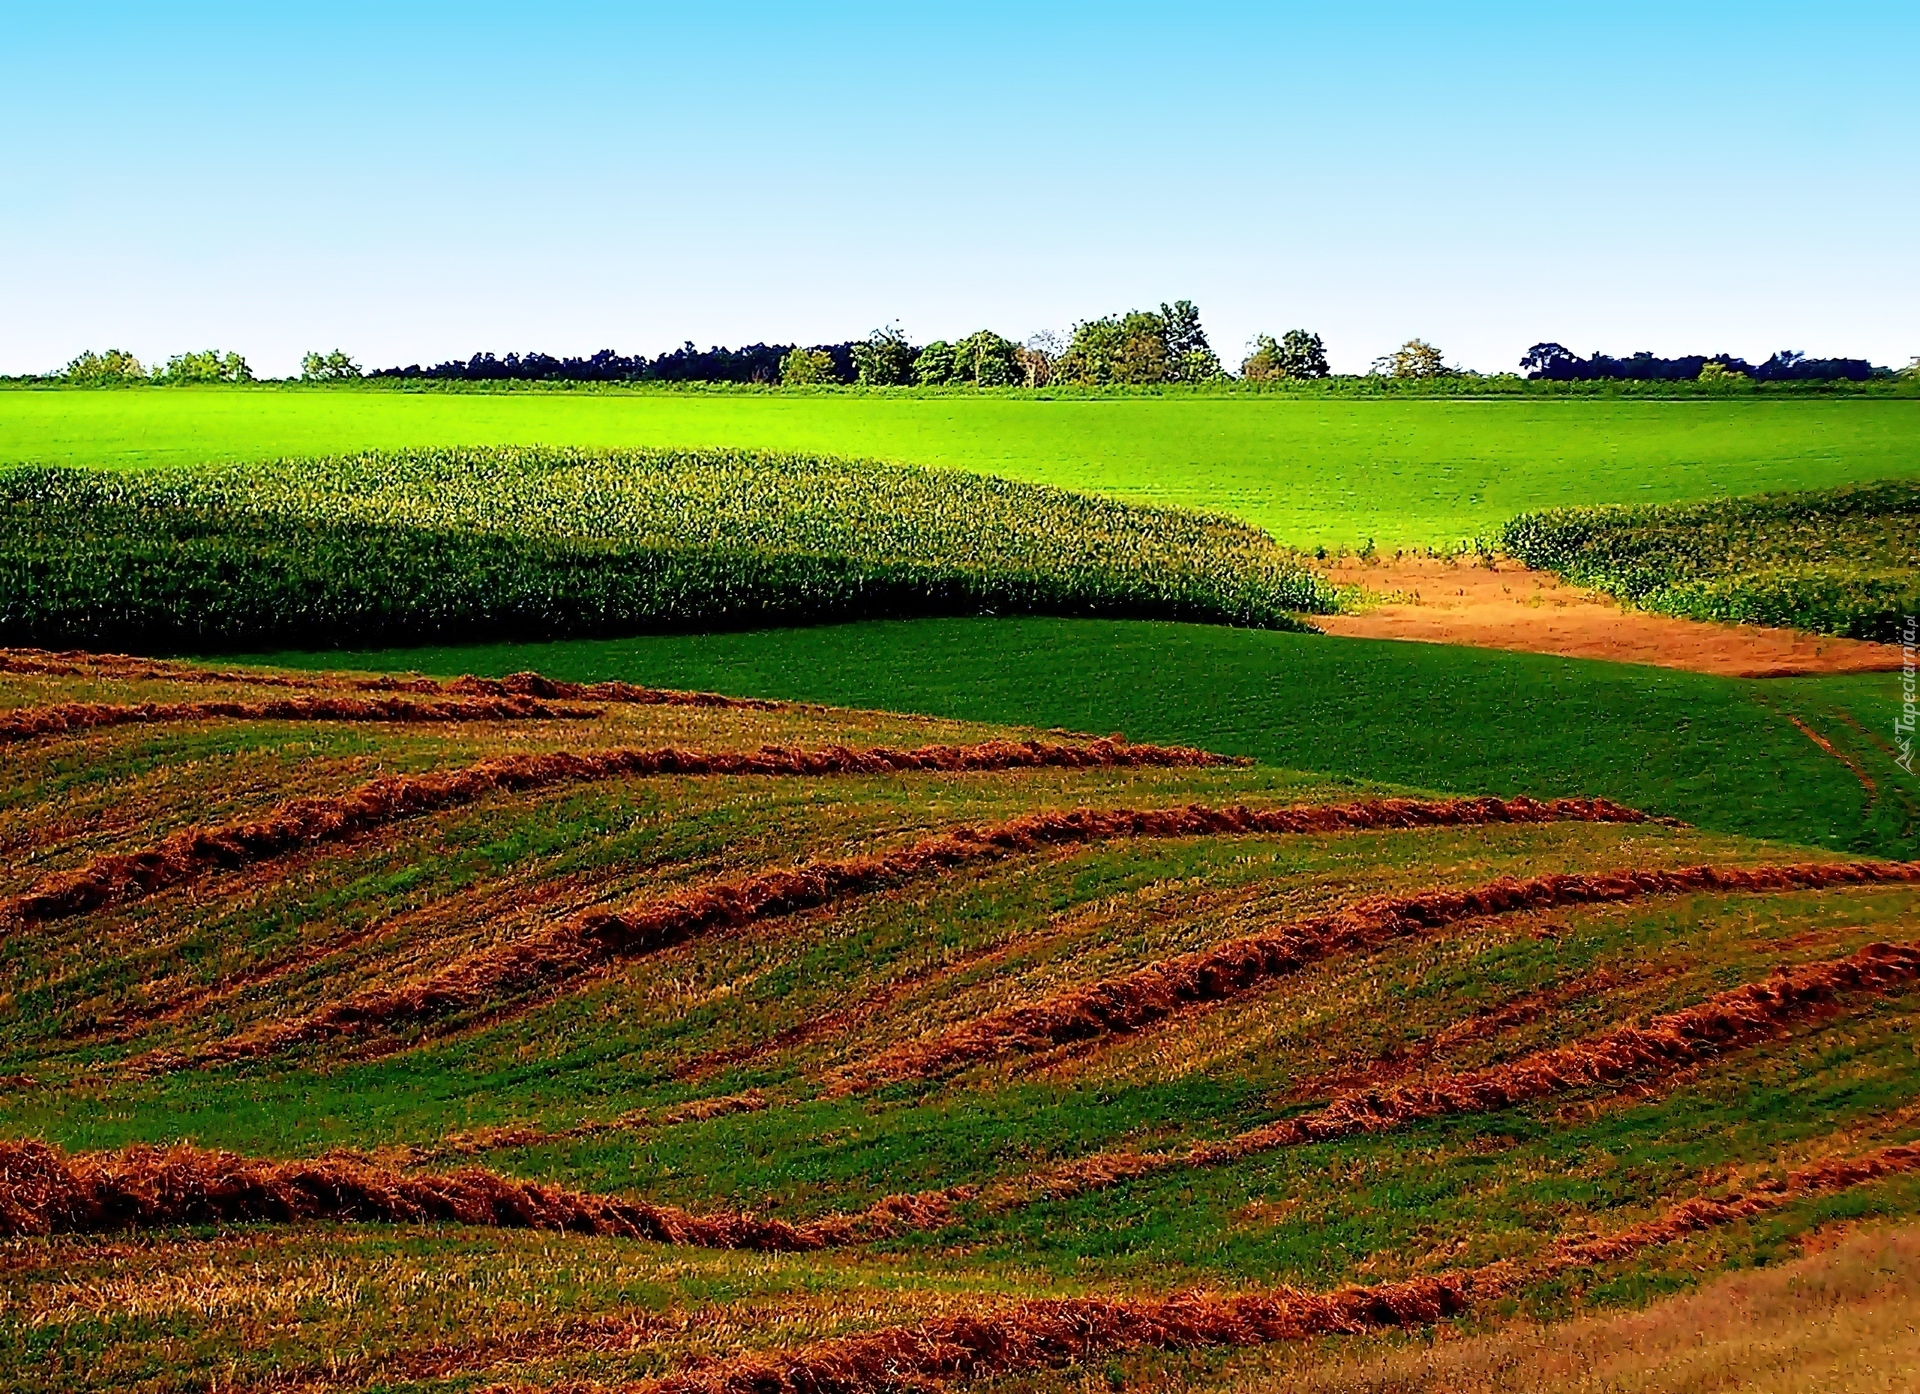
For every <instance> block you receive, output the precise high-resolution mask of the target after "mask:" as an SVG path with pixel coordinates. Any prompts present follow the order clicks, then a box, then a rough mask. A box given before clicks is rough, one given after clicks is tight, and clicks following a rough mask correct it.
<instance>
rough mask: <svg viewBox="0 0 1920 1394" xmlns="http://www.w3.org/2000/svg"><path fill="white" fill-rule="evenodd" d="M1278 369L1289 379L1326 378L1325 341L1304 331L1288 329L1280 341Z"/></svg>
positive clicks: (1327, 371) (1328, 371)
mask: <svg viewBox="0 0 1920 1394" xmlns="http://www.w3.org/2000/svg"><path fill="white" fill-rule="evenodd" d="M1280 368H1281V371H1282V372H1284V373H1285V374H1286V375H1287V376H1288V377H1290V378H1323V377H1326V376H1328V375H1329V373H1330V372H1331V371H1332V370H1331V369H1330V368H1328V367H1327V344H1326V341H1325V340H1324V339H1322V338H1321V337H1320V336H1319V335H1318V334H1314V333H1310V332H1308V331H1307V330H1305V329H1289V330H1288V331H1287V332H1286V334H1285V335H1283V336H1282V337H1281V340H1280Z"/></svg>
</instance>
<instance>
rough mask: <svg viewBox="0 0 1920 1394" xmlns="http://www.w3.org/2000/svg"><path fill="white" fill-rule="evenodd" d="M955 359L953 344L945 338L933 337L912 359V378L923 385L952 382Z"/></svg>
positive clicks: (938, 385) (940, 384) (937, 385)
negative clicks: (917, 355)
mask: <svg viewBox="0 0 1920 1394" xmlns="http://www.w3.org/2000/svg"><path fill="white" fill-rule="evenodd" d="M956 361H957V356H956V355H955V353H954V351H953V345H952V344H950V343H948V342H947V341H946V340H945V339H935V340H934V341H933V342H932V343H930V344H928V345H927V346H926V347H925V348H923V349H921V350H920V354H919V357H917V358H915V359H914V360H913V376H914V380H915V381H917V382H919V383H920V384H921V386H923V387H940V386H943V385H944V384H946V383H949V382H952V381H953V373H954V363H955V362H956Z"/></svg>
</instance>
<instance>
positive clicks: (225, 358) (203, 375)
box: [154, 349, 253, 383]
mask: <svg viewBox="0 0 1920 1394" xmlns="http://www.w3.org/2000/svg"><path fill="white" fill-rule="evenodd" d="M154 381H156V382H164V383H188V382H252V381H253V369H251V368H249V367H248V366H247V360H246V359H244V358H242V357H241V356H240V355H239V354H237V353H226V354H223V353H221V352H220V351H219V350H217V349H207V350H206V351H204V352H202V353H176V354H175V355H174V356H173V357H171V358H169V359H168V360H167V366H166V367H164V368H162V369H161V370H160V371H159V372H158V373H156V374H154Z"/></svg>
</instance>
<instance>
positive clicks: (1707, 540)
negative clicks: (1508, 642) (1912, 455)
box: [1500, 480, 1920, 641]
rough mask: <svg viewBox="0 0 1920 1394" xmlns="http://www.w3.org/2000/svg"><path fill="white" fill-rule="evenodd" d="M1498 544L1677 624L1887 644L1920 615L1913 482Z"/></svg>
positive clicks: (1621, 512) (1634, 515)
mask: <svg viewBox="0 0 1920 1394" xmlns="http://www.w3.org/2000/svg"><path fill="white" fill-rule="evenodd" d="M1500 544H1501V546H1502V547H1503V548H1504V550H1506V551H1507V552H1509V553H1511V554H1512V555H1514V556H1516V557H1518V558H1519V559H1520V560H1522V561H1524V562H1525V563H1526V564H1527V565H1528V566H1531V567H1537V568H1542V569H1545V570H1550V571H1557V572H1559V573H1560V574H1561V575H1563V576H1565V577H1567V578H1568V579H1569V580H1572V581H1575V582H1577V583H1579V584H1581V585H1586V586H1594V587H1596V588H1598V589H1601V590H1604V591H1607V592H1610V593H1611V594H1613V595H1616V596H1618V597H1620V598H1621V599H1622V600H1625V601H1628V602H1630V603H1631V604H1634V605H1638V606H1640V607H1642V608H1644V609H1649V610H1656V611H1659V612H1661V613H1663V614H1669V615H1678V616H1680V617H1682V618H1684V619H1700V620H1724V621H1731V622H1734V623H1740V624H1764V625H1778V626H1784V627H1788V628H1793V629H1806V630H1812V631H1814V632H1815V633H1821V634H1838V635H1845V636H1848V637H1850V638H1856V639H1879V640H1889V641H1898V640H1899V638H1900V635H1901V630H1902V627H1903V624H1904V621H1905V617H1906V616H1909V615H1915V614H1920V481H1915V480H1894V481H1889V482H1886V483H1881V484H1868V485H1860V486H1856V487H1852V488H1845V489H1829V490H1821V491H1815V492H1808V493H1793V494H1760V495H1755V496H1753V497H1750V498H1736V499H1718V500H1714V501H1712V502H1709V503H1697V504H1651V505H1643V506H1639V507H1632V508H1562V509H1552V510H1548V511H1544V512H1539V513H1527V514H1522V515H1521V516H1520V517H1518V518H1515V519H1514V520H1513V521H1512V522H1510V523H1508V524H1507V525H1506V527H1505V529H1504V530H1503V531H1502V533H1501V537H1500Z"/></svg>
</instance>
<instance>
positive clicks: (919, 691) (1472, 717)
mask: <svg viewBox="0 0 1920 1394" xmlns="http://www.w3.org/2000/svg"><path fill="white" fill-rule="evenodd" d="M273 657H274V661H276V662H284V663H292V664H297V665H300V666H303V667H312V666H318V667H327V666H330V665H337V664H347V665H349V666H357V667H367V668H379V669H386V670H393V671H407V670H412V669H419V670H421V671H424V672H429V673H437V674H441V675H453V674H458V673H467V672H477V673H487V674H494V675H499V674H504V673H509V672H513V671H516V670H519V669H524V668H534V669H538V670H539V671H542V672H550V673H555V674H559V675H563V676H565V677H569V678H573V679H577V680H600V679H608V678H617V679H625V680H627V681H634V682H651V683H659V684H664V685H668V686H679V687H700V688H714V689H718V690H721V691H726V692H737V693H745V694H751V695H756V696H767V697H782V698H788V699H793V700H800V701H814V702H829V703H836V704H842V705H849V706H859V707H880V708H887V709H891V710H895V711H909V712H920V713H926V714H930V715H936V716H946V717H951V718H957V719H963V720H973V721H992V722H1006V723H1030V724H1033V725H1038V726H1043V727H1045V726H1065V727H1069V728H1072V729H1075V730H1088V731H1112V730H1123V731H1126V732H1128V733H1129V734H1131V735H1134V736H1136V737H1138V738H1139V739H1143V740H1146V739H1151V740H1158V741H1173V742H1188V743H1193V744H1198V745H1203V746H1206V747H1207V748H1208V749H1211V750H1218V751H1223V752H1226V753H1230V754H1236V755H1246V756H1251V757H1253V758H1255V759H1257V760H1259V761H1261V762H1262V763H1263V764H1269V765H1273V766H1276V767H1279V768H1291V769H1305V770H1314V771H1319V772H1321V773H1322V774H1324V775H1326V776H1330V777H1338V778H1344V779H1354V780H1369V781H1389V782H1397V783H1405V784H1414V785H1419V786H1421V787H1424V788H1429V789H1444V790H1451V791H1457V792H1462V793H1480V792H1493V793H1501V794H1522V793H1524V794H1532V795H1534V796H1536V797H1542V798H1546V797H1553V796H1557V795H1566V794H1603V795H1605V796H1607V797H1609V798H1615V799H1619V800H1621V801H1623V802H1627V803H1631V804H1634V805H1635V806H1636V807H1641V808H1646V809H1649V810H1652V811H1655V812H1659V813H1663V814H1668V815H1671V816H1674V817H1679V818H1684V819H1686V820H1687V821H1689V822H1692V823H1697V824H1700V825H1701V826H1704V827H1712V828H1717V829H1720V830H1722V831H1726V832H1734V833H1743V834H1747V835H1752V836H1759V837H1770V838H1783V839H1787V840H1790V841H1794V842H1799V843H1804V844H1807V845H1811V846H1822V847H1830V848H1835V849H1850V850H1853V851H1856V852H1860V853H1863V854H1874V855H1885V856H1900V857H1912V856H1915V855H1920V823H1917V822H1916V816H1917V815H1920V789H1916V786H1915V783H1914V778H1913V776H1912V775H1911V774H1910V773H1908V772H1907V771H1906V770H1904V769H1902V768H1901V767H1900V766H1899V765H1898V764H1897V763H1896V758H1897V756H1898V753H1899V752H1898V751H1897V749H1896V748H1895V747H1894V746H1893V744H1892V739H1893V736H1894V731H1893V722H1894V719H1895V716H1896V715H1897V714H1898V712H1899V708H1900V677H1899V674H1897V673H1891V674H1885V675H1880V674H1871V675H1855V676H1845V677H1824V678H1786V679H1781V678H1775V679H1768V680H1765V681H1751V680H1743V679H1727V678H1715V677H1708V676H1704V675H1701V674H1693V673H1684V672H1675V671H1672V670H1668V669H1661V668H1649V667H1640V666H1631V665H1623V664H1609V663H1596V662H1590V661H1584V660H1572V659H1558V658H1548V657H1542V656H1536V655H1530V654H1512V653H1500V652H1494V651H1490V650H1483V649H1466V648H1455V647H1449V646H1443V645H1435V644H1405V643H1394V642H1388V641H1373V640H1354V639H1341V640H1330V639H1326V638H1321V637H1316V636H1311V635H1306V636H1302V635H1292V634H1275V633H1257V632H1250V631H1247V630H1236V629H1229V628H1224V627H1220V626H1206V625H1179V624H1146V623H1127V622H1103V621H1093V620H1057V619H1044V618H1034V619H1020V618H1002V619H949V620H924V621H916V622H911V623H906V622H900V623H876V624H850V625H830V626H820V627H815V628H808V629H781V630H759V631H753V632H745V633H733V634H687V635H654V636H643V637H638V638H633V639H626V640H611V641H603V642H593V643H556V644H522V645H468V646H461V647H453V648H408V649H389V650H367V649H358V650H350V651H345V652H340V653H317V654H297V653H282V654H278V655H274V656H273ZM1796 722H1798V723H1799V724H1798V725H1796V724H1795V723H1796ZM1809 733H1811V734H1809ZM1815 736H1818V737H1819V740H1815V739H1814V737H1815ZM1821 741H1824V742H1825V743H1826V744H1825V746H1823V745H1822V744H1821V743H1820V742H1821Z"/></svg>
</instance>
